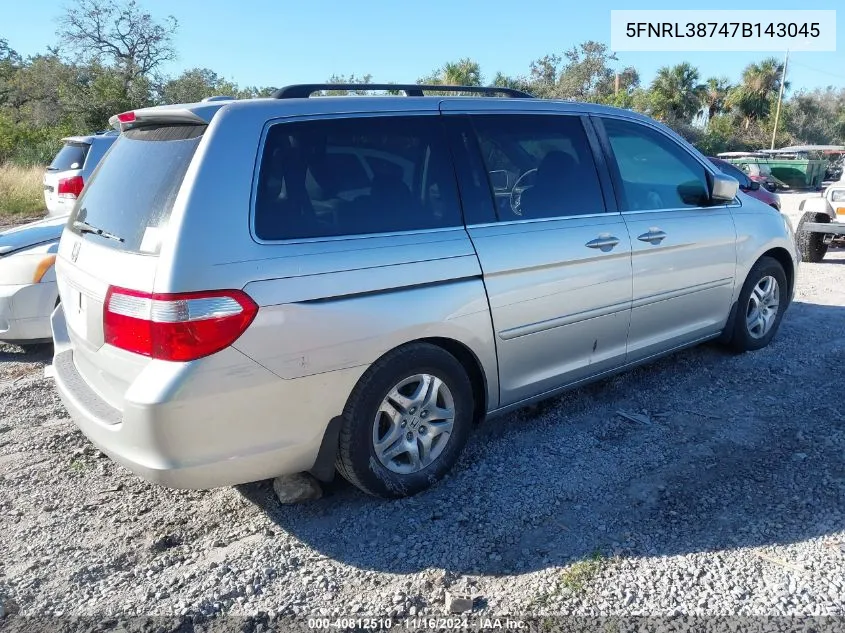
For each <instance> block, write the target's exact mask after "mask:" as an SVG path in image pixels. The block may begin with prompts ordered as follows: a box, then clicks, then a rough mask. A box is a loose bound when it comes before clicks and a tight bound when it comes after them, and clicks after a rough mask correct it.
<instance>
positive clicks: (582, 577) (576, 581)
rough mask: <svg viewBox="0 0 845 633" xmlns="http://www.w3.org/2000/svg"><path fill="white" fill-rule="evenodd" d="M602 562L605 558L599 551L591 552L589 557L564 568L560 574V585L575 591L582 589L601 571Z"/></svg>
mask: <svg viewBox="0 0 845 633" xmlns="http://www.w3.org/2000/svg"><path fill="white" fill-rule="evenodd" d="M604 562H605V558H604V555H603V554H602V553H601V552H599V551H595V552H593V553H592V554H591V555H590V557H589V558H587V559H585V560H581V561H578V562H577V563H574V564H572V565H570V566H569V567H568V568H567V569H565V570H564V572H563V573H562V574H561V575H560V586H561V587H566V588H567V589H569V590H570V591H572V592H575V593H578V592H580V591H583V590H584V587H585V586H586V585H587V584H588V583H589V582H590V581H591V580H592V579H593V578H595V577H596V576H597V575H598V573H599V572H600V571H601V568H602V565H604Z"/></svg>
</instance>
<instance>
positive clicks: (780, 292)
mask: <svg viewBox="0 0 845 633" xmlns="http://www.w3.org/2000/svg"><path fill="white" fill-rule="evenodd" d="M788 301H789V287H788V286H787V281H786V273H785V272H784V270H783V266H781V264H780V262H778V261H777V260H776V259H773V258H771V257H761V258H760V259H759V260H758V261H757V263H756V264H754V266H753V267H752V268H751V272H749V273H748V277H747V278H746V279H745V283H744V284H743V286H742V291H741V292H740V293H739V299H738V300H737V313H736V318H735V319H734V331H733V336H732V337H731V341H730V346H731V347H732V348H733V349H734V350H736V351H737V352H748V351H752V350H758V349H762V348H763V347H766V346H767V345H768V344H769V343H770V342H771V340H772V338H774V336H775V334H776V333H777V331H778V328H779V327H780V322H781V320H782V319H783V313H784V311H785V310H786V306H787V303H788Z"/></svg>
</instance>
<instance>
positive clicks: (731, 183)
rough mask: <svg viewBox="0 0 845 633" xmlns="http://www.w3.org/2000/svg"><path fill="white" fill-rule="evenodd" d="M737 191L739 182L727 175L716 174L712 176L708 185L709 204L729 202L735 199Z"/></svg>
mask: <svg viewBox="0 0 845 633" xmlns="http://www.w3.org/2000/svg"><path fill="white" fill-rule="evenodd" d="M738 190H739V182H737V181H736V179H735V178H731V177H730V176H728V175H727V174H722V173H716V174H713V175H712V181H711V183H710V201H711V202H731V201H733V199H734V198H736V192H737V191H738Z"/></svg>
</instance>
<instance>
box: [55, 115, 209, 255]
mask: <svg viewBox="0 0 845 633" xmlns="http://www.w3.org/2000/svg"><path fill="white" fill-rule="evenodd" d="M204 131H205V126H203V125H171V126H166V127H156V128H140V129H135V130H128V131H126V132H124V133H123V134H121V135H120V137H119V138H118V139H117V140H116V141H115V142H114V145H113V146H112V149H111V151H110V152H109V155H108V157H107V158H106V159H105V160H103V161H102V162H101V163H100V165H99V166H98V167H97V171H96V172H95V173H94V176H93V178H92V180H91V182H90V183H88V184H87V185H86V187H85V189H83V191H82V197H81V198H80V199H79V202H78V203H77V204H76V207H75V209H74V211H73V214H72V215H71V220H70V226H71V227H72V230H73V231H74V232H75V233H77V234H78V235H83V236H84V237H85V238H86V239H90V240H92V241H96V242H99V243H101V244H105V245H107V246H109V247H111V248H116V249H120V250H125V251H135V252H139V253H150V254H157V253H158V251H159V246H160V237H161V233H162V230H163V229H164V228H165V227H166V226H167V223H168V221H169V220H170V212H171V211H172V209H173V202H174V200H175V199H176V194H177V193H178V192H179V188H180V186H181V185H182V179H183V178H184V177H185V172H186V171H187V170H188V166H189V165H190V163H191V159H192V158H193V156H194V152H195V151H196V149H197V146H198V145H199V143H200V140H201V138H202V134H203V132H204ZM79 222H86V223H88V224H89V225H91V227H93V228H96V229H101V230H102V231H104V233H108V234H111V235H112V236H115V237H117V238H121V239H122V240H123V241H118V240H117V239H113V238H109V237H104V236H100V235H96V234H95V233H92V232H90V231H89V232H86V231H84V230H82V229H81V228H80V227H79V225H78V223H79ZM75 223H77V224H76V226H74V224H75Z"/></svg>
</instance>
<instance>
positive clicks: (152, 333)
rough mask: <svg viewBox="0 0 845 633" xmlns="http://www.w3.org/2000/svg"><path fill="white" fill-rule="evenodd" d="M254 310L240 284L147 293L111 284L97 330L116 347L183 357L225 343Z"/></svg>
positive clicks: (189, 357) (210, 351)
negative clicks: (236, 287) (232, 287)
mask: <svg viewBox="0 0 845 633" xmlns="http://www.w3.org/2000/svg"><path fill="white" fill-rule="evenodd" d="M257 313H258V306H257V305H256V304H255V302H254V301H253V300H252V299H251V298H250V297H249V296H248V295H247V294H246V293H244V292H242V291H240V290H219V291H216V290H212V291H203V292H185V293H178V294H149V293H144V292H137V291H135V290H126V289H124V288H116V287H114V286H112V287H110V288H109V290H108V292H107V293H106V301H105V304H104V305H103V334H104V337H105V342H106V343H108V344H109V345H114V346H115V347H119V348H120V349H125V350H127V351H130V352H135V353H136V354H142V355H144V356H149V357H150V358H158V359H161V360H171V361H189V360H196V359H197V358H202V357H203V356H209V355H210V354H214V353H215V352H219V351H220V350H222V349H225V348H226V347H229V345H231V344H232V343H234V342H235V341H236V340H237V339H238V337H240V335H241V334H243V333H244V331H245V330H246V329H247V328H248V327H249V324H250V323H252V320H253V319H254V318H255V315H256V314H257Z"/></svg>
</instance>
